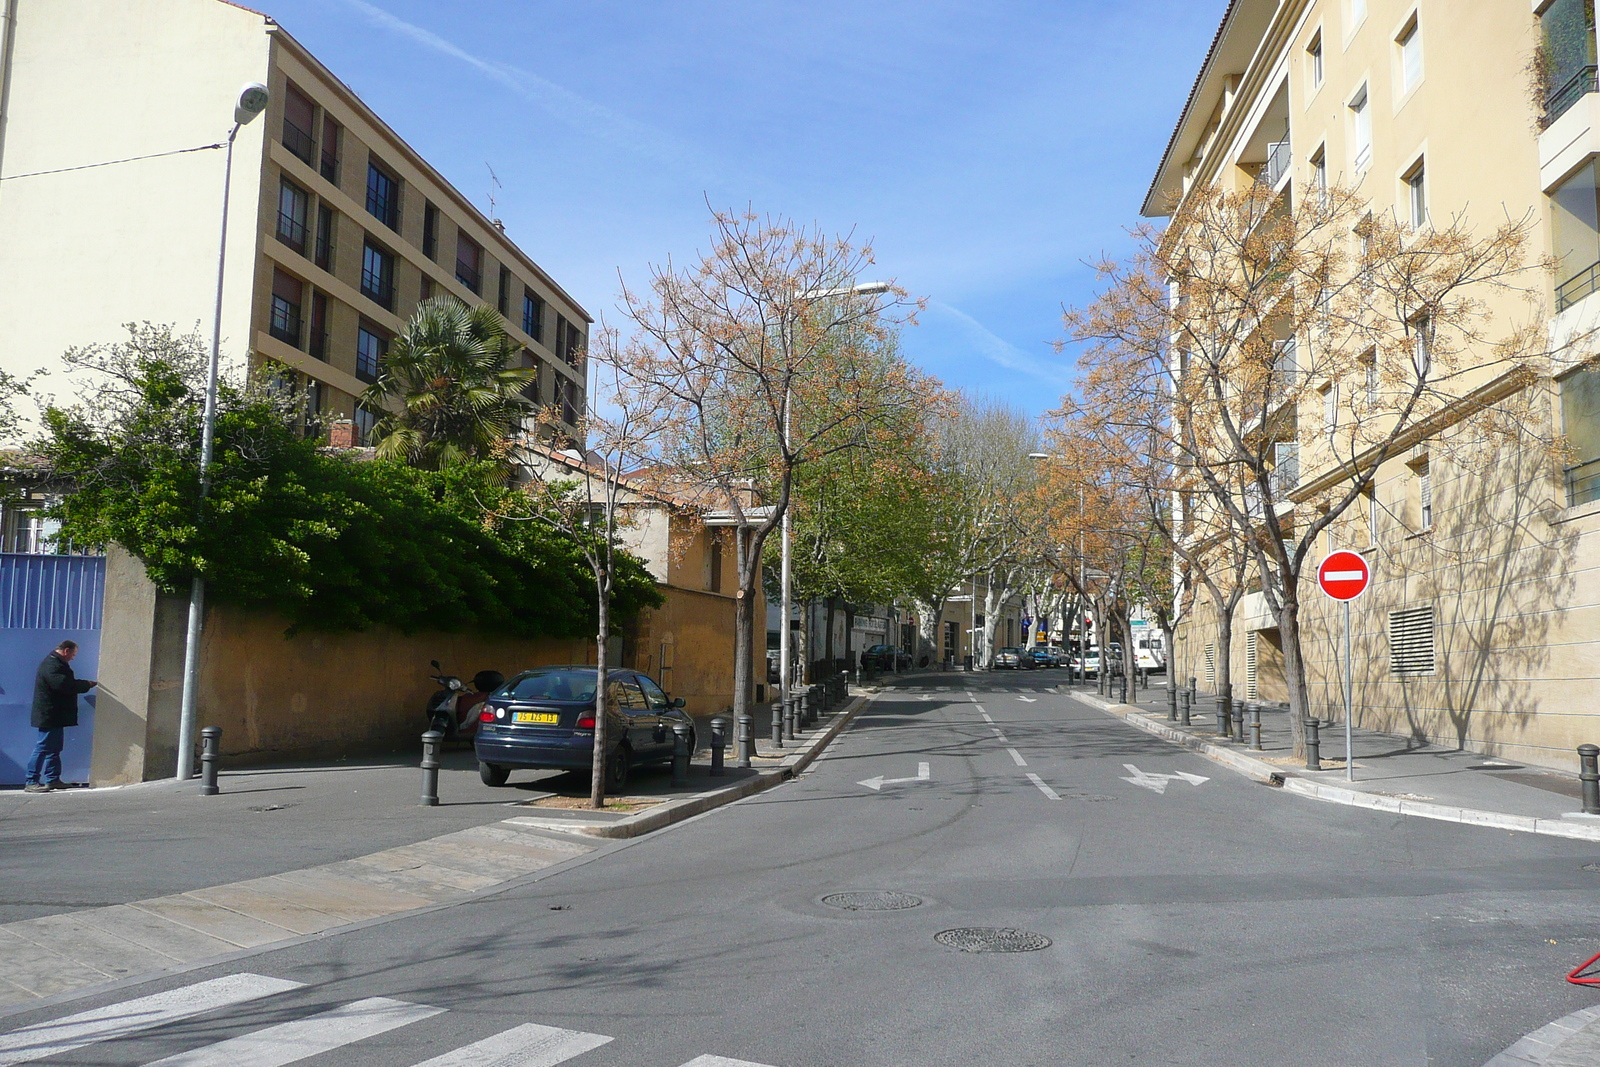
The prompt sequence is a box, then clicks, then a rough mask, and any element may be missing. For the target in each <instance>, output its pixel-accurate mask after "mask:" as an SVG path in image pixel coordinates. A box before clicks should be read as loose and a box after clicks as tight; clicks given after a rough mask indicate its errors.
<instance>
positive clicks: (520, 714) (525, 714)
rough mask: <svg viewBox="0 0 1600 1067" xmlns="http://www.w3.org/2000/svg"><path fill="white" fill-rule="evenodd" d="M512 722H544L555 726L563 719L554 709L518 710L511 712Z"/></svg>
mask: <svg viewBox="0 0 1600 1067" xmlns="http://www.w3.org/2000/svg"><path fill="white" fill-rule="evenodd" d="M511 721H512V722H533V723H544V724H546V725H548V726H554V725H555V724H556V723H558V722H560V721H561V716H559V715H557V714H556V713H555V712H553V711H516V712H512V714H511Z"/></svg>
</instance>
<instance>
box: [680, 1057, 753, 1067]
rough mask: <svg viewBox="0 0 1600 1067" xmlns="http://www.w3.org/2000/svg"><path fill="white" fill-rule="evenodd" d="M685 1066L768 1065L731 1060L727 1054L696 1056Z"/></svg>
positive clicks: (750, 1066)
mask: <svg viewBox="0 0 1600 1067" xmlns="http://www.w3.org/2000/svg"><path fill="white" fill-rule="evenodd" d="M683 1067H767V1065H766V1064H764V1063H753V1062H751V1061H750V1060H730V1059H728V1057H726V1056H696V1057H695V1058H694V1059H692V1060H690V1061H689V1062H688V1063H685V1064H684V1065H683Z"/></svg>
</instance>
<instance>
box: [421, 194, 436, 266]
mask: <svg viewBox="0 0 1600 1067" xmlns="http://www.w3.org/2000/svg"><path fill="white" fill-rule="evenodd" d="M422 254H423V255H425V256H427V257H428V258H429V259H432V260H437V259H438V258H439V209H438V208H436V207H434V206H433V205H432V204H428V203H424V204H423V206H422Z"/></svg>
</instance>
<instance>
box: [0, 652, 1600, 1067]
mask: <svg viewBox="0 0 1600 1067" xmlns="http://www.w3.org/2000/svg"><path fill="white" fill-rule="evenodd" d="M1060 680H1061V679H1060V674H1059V672H1033V673H1021V674H1018V675H1015V676H1005V677H998V676H995V675H981V676H977V677H973V678H971V679H969V680H967V681H965V682H962V681H960V680H957V679H954V678H952V677H951V676H937V677H934V678H932V679H927V678H925V679H924V680H923V681H922V682H921V683H908V684H907V685H905V686H904V687H903V688H898V689H895V690H893V691H891V692H888V693H885V694H884V695H883V696H880V697H879V698H878V699H877V700H876V702H875V703H873V704H872V705H871V706H870V707H869V708H868V709H867V710H866V711H865V712H864V713H863V714H862V716H861V717H860V719H859V720H858V721H857V723H856V725H855V726H854V727H853V728H852V729H851V730H849V731H847V732H846V733H845V734H844V735H842V736H841V737H840V739H839V740H838V741H837V742H835V744H834V746H833V747H832V748H831V749H830V751H829V752H828V754H827V756H826V757H825V758H824V759H822V760H819V761H818V762H817V763H816V764H815V765H814V766H813V768H812V770H810V771H809V772H808V773H807V774H805V775H804V776H803V777H802V778H800V779H799V780H797V781H795V782H792V783H790V784H787V785H785V786H782V787H780V788H778V789H775V790H772V791H770V792H768V793H765V794H762V795H760V796H758V797H755V798H752V799H750V800H747V801H744V802H741V803H739V804H735V805H731V806H729V807H726V808H723V809H720V810H717V811H714V812H711V813H708V814H707V815H705V816H702V817H700V818H698V819H695V820H692V821H690V822H687V823H684V824H681V825H679V826H677V827H674V828H672V829H670V830H667V831H664V832H660V833H657V834H654V835H651V836H649V837H647V838H643V839H640V840H638V841H635V842H631V843H626V844H623V845H619V846H617V847H614V848H607V849H606V850H603V851H602V852H600V853H597V854H595V855H594V856H592V857H590V858H588V859H586V860H584V861H582V862H580V863H579V864H577V865H575V866H572V867H569V868H567V869H564V870H560V871H558V872H557V873H555V874H553V875H550V876H548V877H543V878H541V879H540V880H538V881H534V882H531V883H528V884H523V885H520V886H518V887H516V888H513V889H510V890H507V891H505V892H503V893H500V894H498V895H495V896H491V897H487V898H482V899H478V900H475V901H473V902H470V903H467V904H463V905H458V906H453V907H445V908H440V909H437V910H434V911H430V912H426V913H422V914H420V915H415V916H411V917H407V918H403V919H399V920H396V921H390V922H383V923H378V924H375V925H371V926H368V927H365V928H360V929H355V930H351V931H348V932H345V933H342V934H335V935H332V936H328V937H323V938H314V939H311V940H308V941H306V942H304V943H301V944H298V945H294V946H291V947H288V948H283V949H278V950H275V951H270V952H263V953H259V954H256V955H253V956H248V957H246V958H242V959H238V960H234V961H232V962H230V963H228V964H226V965H221V966H213V967H208V968H203V969H198V970H194V971H190V972H188V973H185V974H181V975H175V976H169V977H166V978H163V979H161V980H159V981H153V982H146V983H143V984H139V985H136V986H129V987H127V988H124V989H120V990H118V991H116V992H115V993H112V994H100V995H97V996H94V997H91V998H84V999H80V1000H78V1001H75V1002H73V1003H70V1004H66V1005H61V1006H57V1007H54V1008H50V1009H43V1010H36V1011H34V1012H32V1013H29V1014H26V1015H16V1016H11V1017H9V1018H6V1019H4V1020H0V1067H8V1065H9V1064H12V1063H17V1062H28V1061H32V1060H37V1061H38V1062H48V1063H74V1064H92V1065H99V1064H104V1065H107V1067H112V1065H116V1067H123V1065H142V1064H150V1063H154V1062H156V1061H161V1063H162V1067H211V1065H215V1067H276V1065H279V1064H283V1063H290V1062H295V1063H304V1064H307V1065H312V1067H323V1065H327V1067H332V1065H333V1064H339V1065H340V1067H366V1065H378V1064H382V1065H398V1067H411V1065H415V1064H421V1063H424V1062H428V1063H430V1067H488V1065H490V1064H495V1065H498V1067H553V1065H555V1064H558V1063H566V1062H569V1061H570V1062H571V1063H572V1064H573V1065H574V1067H678V1065H684V1064H694V1065H695V1067H730V1065H732V1067H737V1065H739V1064H743V1063H754V1064H763V1065H770V1067H857V1065H860V1067H870V1065H918V1067H928V1065H946V1064H948V1065H952V1067H954V1065H962V1067H969V1065H1013V1064H1014V1065H1019V1067H1021V1065H1041V1067H1042V1065H1050V1067H1057V1065H1079V1064H1081V1065H1096V1067H1102V1065H1111V1064H1163V1065H1166V1064H1216V1065H1230V1067H1231V1065H1257V1064H1259V1065H1266V1064H1274V1065H1276V1064H1284V1063H1288V1064H1303V1065H1320V1064H1327V1065H1337V1067H1362V1065H1372V1067H1396V1065H1412V1064H1415V1065H1418V1067H1480V1065H1482V1064H1483V1063H1484V1062H1485V1061H1487V1060H1488V1059H1490V1058H1491V1057H1492V1056H1494V1055H1495V1054H1496V1053H1497V1052H1499V1051H1500V1050H1501V1049H1503V1048H1505V1047H1506V1046H1508V1045H1510V1044H1511V1043H1512V1042H1513V1041H1515V1040H1516V1039H1517V1038H1519V1037H1520V1036H1521V1035H1523V1034H1524V1033H1527V1032H1529V1031H1532V1030H1534V1029H1537V1028H1538V1027H1540V1026H1542V1025H1544V1024H1545V1023H1547V1022H1549V1021H1551V1020H1553V1019H1556V1018H1558V1017H1560V1016H1563V1015H1566V1014H1567V1013H1569V1012H1572V1011H1575V1010H1577V1009H1578V1008H1582V1007H1589V1006H1592V1005H1594V1003H1595V1002H1596V999H1597V998H1596V995H1595V993H1594V992H1592V991H1586V990H1584V989H1580V988H1577V987H1574V986H1570V985H1567V984H1566V983H1565V982H1564V981H1563V980H1562V976H1563V975H1564V973H1565V972H1566V971H1567V970H1568V969H1570V968H1571V967H1572V966H1574V965H1575V964H1576V963H1577V962H1579V961H1581V960H1582V959H1584V958H1586V957H1588V956H1589V955H1591V954H1592V953H1593V952H1595V951H1597V950H1600V846H1595V845H1593V844H1588V843H1584V842H1570V841H1563V840H1559V839H1552V838H1543V837H1535V836H1533V835H1529V834H1514V833H1508V832H1505V831H1496V830H1488V829H1476V828H1472V827H1466V826H1460V825H1455V824H1450V823H1440V822H1433V821H1428V820H1422V819H1407V818H1402V817H1399V816H1394V815H1388V814H1384V813H1379V812H1371V811H1365V810H1360V809H1353V808H1345V807H1338V806H1333V805H1328V804H1321V803H1316V802H1314V801H1309V800H1305V799H1302V798H1299V797H1295V796H1290V795H1285V794H1284V793H1283V792H1282V791H1280V790H1275V789H1272V788H1270V787H1268V786H1264V785H1260V784H1256V783H1253V782H1250V781H1247V780H1245V779H1243V778H1240V777H1238V776H1236V775H1234V774H1233V773H1232V772H1229V771H1227V770H1225V769H1223V768H1220V767H1218V766H1216V765H1215V764H1212V763H1210V762H1208V761H1207V760H1205V759H1203V758H1201V757H1199V756H1195V755H1192V754H1189V753H1186V752H1183V751H1181V750H1179V749H1176V748H1174V747H1172V746H1170V745H1168V744H1166V743H1164V742H1161V741H1158V740H1156V739H1154V738H1150V737H1148V736H1147V735H1145V734H1143V733H1140V732H1139V731H1137V730H1135V729H1133V728H1131V727H1129V726H1127V725H1125V724H1123V723H1122V722H1120V721H1118V720H1115V719H1112V718H1110V717H1108V716H1106V715H1103V714H1102V713H1100V712H1097V711H1095V710H1093V709H1091V708H1089V707H1088V706H1086V705H1084V704H1081V703H1079V702H1077V701H1075V700H1073V699H1071V698H1070V697H1069V696H1065V695H1060V694H1055V693H1051V692H1048V691H1046V687H1049V686H1052V685H1054V684H1056V683H1057V682H1059V681H1060ZM940 683H943V685H944V686H945V688H943V689H940V688H935V686H937V685H939V684H940ZM963 685H964V686H965V688H963ZM863 783H866V784H863ZM874 785H875V786H877V788H873V786H874ZM1585 865H1595V866H1596V868H1597V869H1596V870H1585V869H1584V868H1585ZM838 893H886V894H892V895H890V896H885V897H862V898H849V899H848V900H847V901H846V902H847V903H855V904H858V905H859V904H861V903H869V904H876V905H880V906H881V905H883V904H887V903H899V904H907V903H911V902H912V900H911V899H908V898H916V899H920V901H921V903H920V904H917V905H916V906H913V907H904V908H899V909H897V910H861V909H859V908H858V909H857V910H848V909H844V908H840V907H835V906H830V904H828V903H826V902H824V900H823V898H824V897H827V896H829V895H831V894H838ZM901 895H904V896H901ZM971 929H978V930H980V931H981V930H985V929H987V930H1000V931H1013V933H1011V934H1008V935H1001V936H1000V938H999V940H1000V942H1001V943H1002V944H1006V945H1009V946H1010V947H1015V948H1036V950H1035V951H1017V952H968V951H962V950H961V948H960V947H959V946H960V945H962V944H968V945H969V946H970V944H971V943H972V942H971V941H966V940H963V936H962V935H955V936H954V937H953V938H952V940H954V941H955V944H954V945H951V944H946V943H942V942H941V941H940V940H938V939H937V936H936V935H940V934H941V933H944V932H947V931H952V930H956V931H959V930H971ZM970 936H971V937H973V938H976V939H978V940H980V941H985V942H986V943H990V944H992V943H994V941H995V938H993V937H989V936H988V935H984V934H982V933H981V932H980V933H978V934H974V935H970ZM1046 940H1047V941H1048V945H1045V944H1044V943H1045V941H1046ZM1038 946H1044V947H1038ZM38 1023H44V1024H47V1025H46V1028H45V1029H42V1030H35V1031H32V1032H31V1033H23V1034H18V1033H17V1028H18V1027H23V1026H27V1025H30V1024H38ZM8 1031H9V1033H7V1032H8ZM45 1046H49V1047H45ZM51 1048H55V1049H58V1050H59V1051H56V1052H55V1053H54V1054H53V1055H51V1056H49V1057H47V1058H40V1055H39V1054H41V1053H48V1052H50V1049H51Z"/></svg>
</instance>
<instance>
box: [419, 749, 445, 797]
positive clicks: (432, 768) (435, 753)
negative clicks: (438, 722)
mask: <svg viewBox="0 0 1600 1067" xmlns="http://www.w3.org/2000/svg"><path fill="white" fill-rule="evenodd" d="M443 741H444V734H442V733H440V732H439V731H438V730H429V731H428V732H427V733H425V734H423V735H422V803H421V805H420V806H421V807H424V808H437V807H438V806H439V746H440V744H442V743H443Z"/></svg>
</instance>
